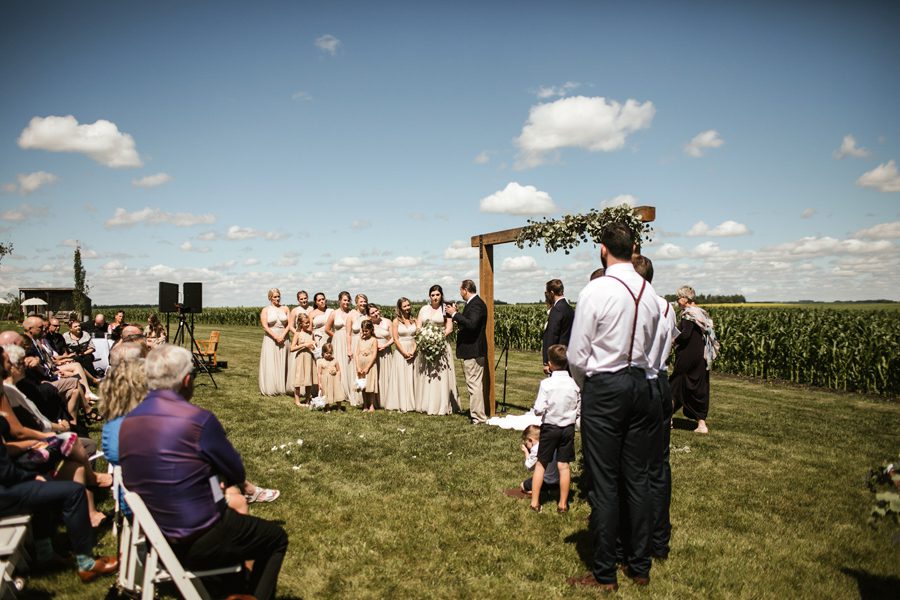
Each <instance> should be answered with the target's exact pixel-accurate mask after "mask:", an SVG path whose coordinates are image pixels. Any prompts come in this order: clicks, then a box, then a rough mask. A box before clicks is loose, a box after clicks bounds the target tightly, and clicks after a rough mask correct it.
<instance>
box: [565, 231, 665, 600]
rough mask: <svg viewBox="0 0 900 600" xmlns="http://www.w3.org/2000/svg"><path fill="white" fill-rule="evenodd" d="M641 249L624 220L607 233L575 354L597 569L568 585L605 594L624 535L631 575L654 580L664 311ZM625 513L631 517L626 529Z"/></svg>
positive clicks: (577, 326) (577, 324) (584, 302)
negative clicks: (638, 261)
mask: <svg viewBox="0 0 900 600" xmlns="http://www.w3.org/2000/svg"><path fill="white" fill-rule="evenodd" d="M633 248H634V240H633V238H632V235H631V230H630V229H629V228H628V227H627V226H626V225H624V224H621V223H617V224H614V225H611V226H609V227H608V228H607V229H606V230H605V231H604V232H603V234H602V236H601V246H600V258H601V261H602V262H603V266H604V267H605V268H606V275H605V276H604V277H600V278H598V279H595V280H593V281H591V282H590V283H588V285H587V286H586V287H585V288H584V289H583V290H582V291H581V294H579V296H578V303H577V305H576V308H575V320H574V323H573V325H572V335H571V338H570V340H569V349H568V353H567V355H568V359H569V368H570V370H571V373H572V377H573V378H574V379H575V381H576V383H578V385H579V386H580V387H581V397H582V410H581V439H582V450H583V452H584V462H585V468H586V469H587V470H588V471H589V473H590V476H591V489H590V490H589V493H588V497H589V500H590V503H591V509H592V510H591V519H590V531H591V536H592V538H593V546H594V547H593V557H592V561H591V573H588V574H587V575H585V576H584V577H580V578H572V579H570V580H569V581H570V583H573V584H576V585H585V586H590V587H596V588H601V589H605V590H615V589H618V583H617V578H616V538H617V536H620V535H621V537H622V539H623V540H627V543H626V548H628V555H627V556H626V557H625V562H626V564H625V572H626V575H627V576H628V577H630V578H631V579H632V580H633V581H634V582H635V583H637V584H638V585H646V584H647V583H649V581H650V564H651V558H650V556H651V545H650V543H651V542H650V539H651V532H652V530H653V525H654V509H653V494H652V491H651V470H652V469H653V467H654V463H655V462H656V459H655V452H654V449H655V448H657V447H658V438H659V427H660V425H661V422H662V410H661V406H660V403H659V401H658V400H657V401H656V402H654V399H653V398H654V394H652V393H651V382H650V380H649V379H648V378H647V374H648V373H650V372H652V373H654V374H655V372H656V365H655V357H653V356H651V352H652V346H653V342H654V339H655V338H656V336H657V330H658V327H659V321H660V319H661V318H662V317H661V315H660V305H659V304H658V303H657V295H656V292H655V291H654V289H653V287H652V286H651V285H650V284H649V283H648V282H647V281H646V280H645V279H644V278H643V277H641V276H640V275H638V274H637V272H635V270H634V267H633V266H632V264H631V255H632V250H633ZM620 494H621V495H623V496H622V497H621V498H620ZM621 509H624V510H625V511H626V513H627V520H623V523H626V524H627V526H623V527H622V528H620V526H619V523H620V516H621V515H620V510H621ZM621 529H625V531H622V530H621Z"/></svg>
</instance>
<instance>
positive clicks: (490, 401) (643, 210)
mask: <svg viewBox="0 0 900 600" xmlns="http://www.w3.org/2000/svg"><path fill="white" fill-rule="evenodd" d="M633 212H634V214H636V215H637V216H639V217H640V218H641V220H642V221H643V222H644V223H649V222H651V221H654V220H656V208H655V207H653V206H636V207H635V208H634V211H633ZM521 231H522V228H521V227H517V228H515V229H504V230H503V231H494V232H492V233H483V234H481V235H473V236H472V240H471V244H472V247H473V248H478V275H479V276H478V280H479V282H478V292H479V293H480V294H481V299H482V300H484V303H485V305H487V314H488V316H487V325H486V326H485V330H484V333H485V335H486V336H487V357H486V359H485V361H486V362H487V365H486V367H487V369H486V374H485V375H486V377H487V382H486V383H485V385H486V386H487V387H488V390H487V393H486V397H485V400H486V401H487V406H485V412H486V413H487V415H488V416H489V417H493V416H494V414H495V409H496V407H497V397H496V393H495V391H494V382H495V381H496V379H495V378H494V245H495V244H506V243H508V242H514V241H516V238H518V237H519V233H520V232H521Z"/></svg>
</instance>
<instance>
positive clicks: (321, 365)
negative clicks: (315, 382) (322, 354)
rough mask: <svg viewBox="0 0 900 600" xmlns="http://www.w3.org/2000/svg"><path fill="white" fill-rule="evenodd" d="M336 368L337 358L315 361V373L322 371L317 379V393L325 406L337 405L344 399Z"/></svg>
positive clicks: (339, 376)
mask: <svg viewBox="0 0 900 600" xmlns="http://www.w3.org/2000/svg"><path fill="white" fill-rule="evenodd" d="M335 335H336V334H335ZM338 366H339V365H338V362H337V357H334V358H332V359H331V360H325V359H324V358H320V359H319V360H318V361H316V372H318V371H319V370H320V369H321V370H322V377H320V378H319V392H320V393H321V394H322V395H323V396H325V403H326V404H337V403H338V402H343V401H344V400H345V399H346V396H345V395H344V389H343V387H342V386H341V375H340V374H338V372H337V368H338ZM341 369H343V367H341Z"/></svg>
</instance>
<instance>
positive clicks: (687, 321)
mask: <svg viewBox="0 0 900 600" xmlns="http://www.w3.org/2000/svg"><path fill="white" fill-rule="evenodd" d="M675 295H676V296H677V297H678V306H680V307H681V309H682V311H681V322H680V323H679V324H678V329H679V331H680V332H681V333H679V334H678V337H676V338H675V369H674V370H673V371H672V377H671V378H670V379H669V383H670V385H671V387H672V399H673V400H674V402H675V411H676V412H677V411H678V409H679V408H682V409H683V411H684V416H686V417H687V418H689V419H695V420H696V421H697V428H696V429H695V430H694V431H695V432H696V433H709V428H708V427H707V426H706V416H707V414H708V413H709V369H710V367H711V366H712V361H713V360H714V359H715V357H716V354H718V349H719V343H718V342H717V341H716V334H715V331H714V329H713V321H712V319H711V318H710V316H709V314H708V313H707V312H706V311H705V310H703V309H702V308H700V307H699V306H697V305H696V304H695V303H694V298H695V297H696V294H695V292H694V289H693V288H692V287H690V286H683V287H680V288H678V289H677V290H676V291H675Z"/></svg>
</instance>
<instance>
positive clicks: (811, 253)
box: [761, 236, 894, 257]
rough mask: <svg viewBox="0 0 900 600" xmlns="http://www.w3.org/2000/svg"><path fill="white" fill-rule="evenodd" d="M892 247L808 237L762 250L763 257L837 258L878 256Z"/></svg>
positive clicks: (884, 243)
mask: <svg viewBox="0 0 900 600" xmlns="http://www.w3.org/2000/svg"><path fill="white" fill-rule="evenodd" d="M893 247H894V245H893V244H892V243H891V242H889V241H887V240H878V241H873V242H865V241H862V240H857V239H853V238H851V239H846V240H838V239H836V238H833V237H829V236H825V237H815V236H809V237H804V238H801V239H800V240H798V241H796V242H786V243H784V244H777V245H775V246H771V247H769V248H765V249H763V251H762V252H761V254H763V255H773V254H775V255H781V256H808V257H822V256H839V255H842V254H878V253H881V252H884V251H886V250H890V249H892V248H893Z"/></svg>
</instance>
